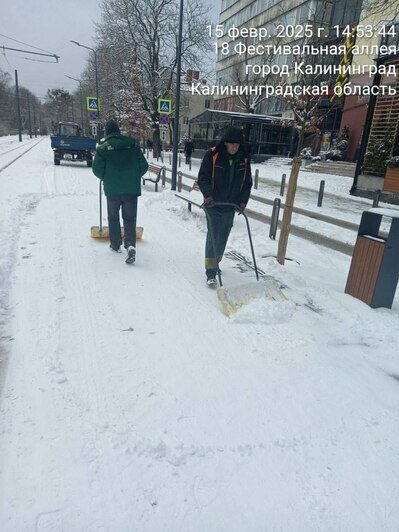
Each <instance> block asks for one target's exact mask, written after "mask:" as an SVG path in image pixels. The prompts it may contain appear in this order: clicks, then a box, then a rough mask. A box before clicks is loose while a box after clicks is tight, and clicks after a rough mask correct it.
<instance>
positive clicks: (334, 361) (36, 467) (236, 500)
mask: <svg viewBox="0 0 399 532" xmlns="http://www.w3.org/2000/svg"><path fill="white" fill-rule="evenodd" d="M97 190H98V182H97V180H96V179H95V178H94V177H93V175H92V173H91V171H90V169H88V168H87V167H85V166H84V165H80V166H77V165H72V164H71V165H67V164H65V163H62V165H61V166H60V167H54V166H53V164H52V153H51V150H50V147H49V142H48V139H44V140H43V142H41V143H40V144H39V145H38V146H37V147H35V148H34V149H32V150H31V151H30V152H29V153H28V154H26V155H25V156H24V157H22V158H20V159H19V160H18V161H16V162H15V163H13V165H11V166H10V167H9V168H7V169H6V170H4V171H3V172H2V174H1V176H0V198H1V199H0V212H1V215H0V216H1V217H0V244H1V245H2V249H3V250H4V254H3V256H2V258H1V261H0V281H1V292H0V297H1V303H2V316H3V318H4V319H3V322H4V323H3V326H2V332H1V336H2V342H1V344H0V346H1V358H2V365H1V366H0V371H1V372H2V373H1V381H0V384H1V389H2V395H1V411H0V423H1V433H0V474H1V476H0V530H2V531H3V532H25V531H48V530H56V531H66V532H69V531H71V532H72V531H78V530H79V531H93V532H94V531H96V532H97V531H100V530H101V531H112V532H113V531H115V532H119V531H136V530H137V531H140V532H144V531H146V532H147V531H148V532H158V531H170V532H175V531H184V532H186V531H190V532H203V531H207V532H213V531H214V532H221V531H226V532H234V531H237V532H238V531H240V532H250V531H254V532H255V531H279V530H281V531H295V532H297V531H306V532H308V531H319V530H323V531H330V530H331V531H337V530H340V531H348V532H349V531H351V532H352V531H354V530H362V531H370V532H375V531H376V530H378V531H394V530H396V529H397V523H398V522H399V506H398V504H397V501H398V497H399V445H398V444H399V413H398V412H399V382H398V381H399V361H398V355H397V343H398V340H399V333H398V327H397V323H398V316H399V301H398V297H397V298H396V300H395V304H394V307H393V310H392V311H388V310H384V309H379V310H374V311H373V310H371V309H369V308H368V307H367V306H365V305H363V304H362V303H361V302H359V301H356V300H354V299H352V298H350V297H349V296H346V295H345V294H343V288H344V285H345V280H346V276H347V272H348V267H349V261H350V259H349V258H348V257H345V256H343V255H341V254H339V253H333V252H330V251H326V250H324V249H320V248H318V247H317V246H314V245H311V244H309V243H306V242H304V241H302V240H298V239H295V238H293V239H292V240H290V246H289V255H291V256H294V257H295V259H296V260H297V261H298V262H299V263H300V264H298V263H297V262H290V261H289V262H287V266H286V267H285V268H284V269H282V268H281V267H279V266H278V265H277V264H276V262H275V260H274V259H273V258H267V257H266V255H271V254H273V253H275V248H276V243H275V242H272V241H269V239H266V236H265V235H266V231H265V228H264V226H263V225H262V224H257V223H256V222H253V224H251V225H252V226H253V229H254V240H255V247H256V249H257V251H258V257H259V266H260V267H261V268H262V269H263V270H265V271H267V272H268V273H271V274H274V275H276V276H278V277H279V278H280V279H281V280H282V281H283V282H284V284H286V285H287V287H288V288H287V290H286V293H287V295H288V297H289V299H290V301H289V302H288V303H285V304H277V303H274V304H272V303H268V302H264V303H262V304H260V305H258V306H254V307H253V308H249V309H247V311H245V312H243V313H241V314H239V315H238V316H237V318H236V319H235V320H228V319H226V318H225V317H224V316H223V315H222V314H221V312H220V311H219V309H218V307H217V304H216V301H215V294H214V293H213V292H212V291H210V290H208V289H207V288H206V286H204V274H203V268H202V252H203V246H204V237H205V224H204V219H203V216H202V215H201V213H193V214H192V215H190V214H188V213H187V211H186V206H185V205H181V203H180V202H179V201H178V200H176V199H175V198H174V196H173V194H172V193H171V192H170V191H168V190H166V191H163V192H159V193H158V194H156V193H155V192H154V187H153V185H149V186H148V187H146V188H145V189H144V191H143V196H142V198H141V199H140V202H139V224H140V225H143V226H144V239H143V241H142V242H140V243H139V244H138V248H137V263H136V264H135V265H134V266H132V267H129V266H126V265H125V264H124V262H123V259H124V257H123V255H118V254H115V253H112V252H110V251H109V249H108V247H107V244H106V243H101V242H99V241H93V240H91V239H90V237H89V231H90V226H91V225H96V224H97V223H98V212H97V209H98V204H97ZM230 245H231V247H232V248H235V249H238V250H239V251H241V252H244V253H247V254H248V251H247V243H246V237H245V232H244V224H243V221H242V220H241V219H237V221H236V223H235V227H234V234H233V235H232V237H231V241H230ZM222 269H223V273H224V280H225V284H226V285H228V284H229V283H231V284H234V283H238V282H243V281H250V280H252V279H253V274H251V273H250V272H249V273H241V272H240V271H239V269H238V268H237V267H236V265H235V263H234V262H233V261H229V260H228V259H225V261H224V262H223V264H222ZM309 304H310V306H311V307H312V308H313V309H314V310H318V312H315V311H314V310H311V309H310V308H309V306H306V305H309ZM0 327H1V322H0Z"/></svg>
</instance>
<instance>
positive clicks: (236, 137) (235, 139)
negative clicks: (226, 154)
mask: <svg viewBox="0 0 399 532" xmlns="http://www.w3.org/2000/svg"><path fill="white" fill-rule="evenodd" d="M222 142H232V143H235V144H236V143H239V144H244V137H243V134H242V130H241V129H240V128H238V127H229V128H227V129H226V131H225V132H224V133H223V137H222Z"/></svg>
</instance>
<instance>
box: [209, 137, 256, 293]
mask: <svg viewBox="0 0 399 532" xmlns="http://www.w3.org/2000/svg"><path fill="white" fill-rule="evenodd" d="M198 185H199V188H200V190H201V192H202V194H203V196H204V203H205V208H206V214H207V227H208V232H207V235H206V244H205V272H206V277H207V283H208V285H209V286H216V284H217V281H216V274H217V272H218V268H219V262H220V261H221V260H222V257H223V253H224V250H225V247H226V244H227V240H228V238H229V235H230V231H231V228H232V227H233V220H234V214H235V209H234V207H229V206H217V205H215V203H219V202H222V203H234V204H235V205H237V206H238V207H240V209H245V207H246V205H247V203H248V199H249V196H250V193H251V187H252V177H251V165H250V160H249V156H248V154H247V152H246V150H245V147H244V139H243V134H242V131H241V129H239V128H237V127H230V128H228V129H227V131H226V132H225V133H224V135H223V137H222V140H221V142H220V143H219V144H218V145H217V146H216V147H213V148H211V149H210V150H208V151H207V152H206V154H205V155H204V158H203V160H202V163H201V167H200V170H199V173H198ZM214 247H215V248H216V249H215V248H214ZM215 252H216V253H215Z"/></svg>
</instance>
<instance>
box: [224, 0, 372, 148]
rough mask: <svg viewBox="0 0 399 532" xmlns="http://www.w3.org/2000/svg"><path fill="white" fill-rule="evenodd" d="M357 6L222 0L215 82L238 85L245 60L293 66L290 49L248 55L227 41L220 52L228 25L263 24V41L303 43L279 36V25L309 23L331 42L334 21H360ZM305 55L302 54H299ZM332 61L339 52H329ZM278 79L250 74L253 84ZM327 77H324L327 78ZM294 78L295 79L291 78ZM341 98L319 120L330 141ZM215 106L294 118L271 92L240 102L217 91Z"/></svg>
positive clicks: (354, 0)
mask: <svg viewBox="0 0 399 532" xmlns="http://www.w3.org/2000/svg"><path fill="white" fill-rule="evenodd" d="M361 7H362V0H283V1H280V0H222V5H221V13H220V20H219V24H220V25H221V26H222V27H223V33H224V36H223V38H221V39H219V41H218V56H217V65H216V77H217V79H216V84H217V85H219V86H226V85H234V84H236V85H242V84H243V83H245V82H246V81H248V79H245V67H246V65H262V66H263V65H270V66H271V65H279V66H280V67H283V66H284V65H286V68H288V69H290V70H292V68H293V63H294V62H295V60H296V59H297V58H294V57H292V56H289V55H278V56H276V55H269V56H268V57H265V56H263V57H260V56H255V57H248V56H245V55H244V54H243V55H239V54H237V53H234V46H230V51H229V54H226V55H225V54H224V53H223V48H222V44H223V42H226V41H227V42H228V41H231V39H229V37H228V36H226V35H227V34H228V30H229V29H230V28H232V27H233V26H235V27H237V28H244V27H245V28H251V27H252V28H266V30H267V33H268V37H267V38H266V39H265V40H264V41H262V42H263V43H264V44H277V45H278V44H282V43H285V42H286V43H289V44H291V45H292V44H306V42H309V41H305V40H304V38H299V39H298V38H297V36H295V37H294V38H289V37H286V38H285V39H280V40H279V39H278V37H277V33H278V28H279V27H282V26H283V27H287V26H293V27H295V26H296V25H301V26H306V25H307V24H313V25H314V27H323V28H325V30H326V32H325V35H324V36H323V40H324V41H323V42H324V43H325V44H326V43H333V42H336V41H337V36H336V34H335V33H334V31H333V28H334V27H335V26H338V27H339V28H343V27H345V26H347V25H352V24H355V23H357V22H358V21H359V18H360V13H361ZM234 43H235V44H239V43H245V44H256V42H255V40H252V41H251V39H250V38H247V37H246V38H245V39H244V38H238V39H236V40H235V41H234ZM303 59H304V60H305V61H306V58H303ZM328 60H329V61H331V62H333V63H334V62H335V63H336V64H337V63H338V62H339V61H340V57H339V56H336V57H332V58H328ZM265 81H266V83H269V84H270V83H272V84H273V83H281V79H280V80H276V79H275V78H269V79H266V80H265V79H264V78H263V79H259V80H256V79H253V80H252V84H264V83H265ZM326 81H327V79H326ZM290 83H294V80H290ZM343 103H344V100H343V99H341V100H340V101H339V102H337V103H336V104H335V105H334V106H333V107H334V108H333V109H332V110H331V112H330V111H329V112H328V113H325V112H324V114H326V119H325V121H324V123H323V124H322V135H323V134H324V138H325V139H330V142H331V141H332V140H333V139H334V138H335V137H336V136H337V135H338V132H339V130H340V125H341V116H342V108H343ZM320 105H321V106H322V107H324V111H325V108H326V107H327V108H328V107H330V103H329V101H328V98H326V99H325V100H324V101H321V102H320ZM215 108H216V109H221V110H226V111H239V112H254V113H257V114H267V115H275V116H279V117H283V118H286V119H293V118H294V116H293V112H292V111H291V110H290V108H289V106H288V105H287V103H286V102H285V101H284V100H283V99H278V98H276V97H267V98H258V100H257V101H253V102H244V101H243V100H242V98H241V99H240V98H237V97H227V98H226V97H219V98H217V99H215Z"/></svg>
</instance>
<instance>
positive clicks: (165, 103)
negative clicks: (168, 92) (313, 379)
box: [158, 98, 172, 115]
mask: <svg viewBox="0 0 399 532" xmlns="http://www.w3.org/2000/svg"><path fill="white" fill-rule="evenodd" d="M171 112H172V100H163V99H162V98H158V113H159V114H161V115H170V114H171Z"/></svg>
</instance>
